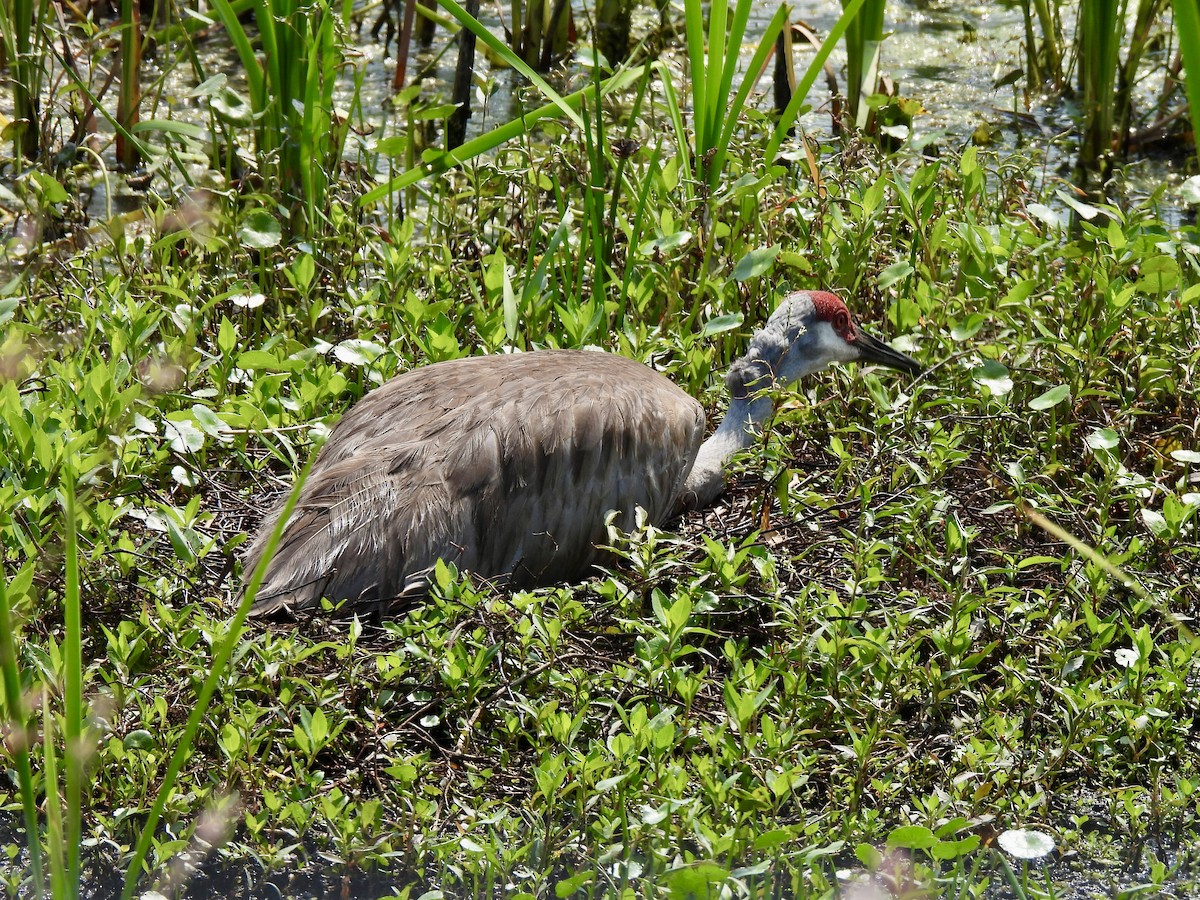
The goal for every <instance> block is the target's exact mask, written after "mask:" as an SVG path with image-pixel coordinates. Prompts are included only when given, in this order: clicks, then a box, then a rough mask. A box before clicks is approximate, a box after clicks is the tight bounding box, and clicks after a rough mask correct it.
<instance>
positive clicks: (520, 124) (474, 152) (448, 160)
mask: <svg viewBox="0 0 1200 900" xmlns="http://www.w3.org/2000/svg"><path fill="white" fill-rule="evenodd" d="M643 72H644V68H638V69H622V70H621V71H619V72H617V74H615V75H613V76H612V77H610V78H608V79H606V80H605V81H604V82H603V89H604V92H605V93H606V94H607V93H609V92H611V91H621V90H624V89H625V88H626V87H627V86H628V85H630V84H632V83H633V82H634V81H635V80H636V79H637V78H640V77H642V74H643ZM592 90H593V88H592V87H590V86H589V87H585V88H581V89H580V90H578V91H576V92H575V93H573V94H569V95H568V96H566V97H560V98H559V100H560V101H561V104H560V103H547V104H546V105H545V106H542V107H540V108H538V109H535V110H534V111H533V112H528V113H526V114H525V115H523V116H521V117H520V118H519V119H513V120H512V121H511V122H506V123H505V124H503V125H501V126H500V127H499V128H494V129H492V130H491V131H489V132H487V134H481V135H480V136H479V137H476V138H472V139H471V140H469V141H467V142H466V143H465V144H463V145H462V146H461V147H456V148H455V149H453V150H449V151H445V152H443V153H439V154H437V155H436V156H431V157H430V158H427V159H426V160H425V161H424V162H422V163H421V165H419V166H417V167H416V168H413V169H409V170H408V171H406V172H402V173H401V174H400V175H397V176H396V177H395V178H393V179H391V180H390V181H387V182H385V183H383V184H381V185H379V186H378V187H376V188H372V189H371V190H369V191H367V193H365V194H364V195H363V196H362V197H360V198H359V201H358V203H359V205H360V206H365V205H366V204H368V203H374V202H376V201H378V200H382V199H383V198H384V197H386V196H388V195H389V194H393V193H395V192H396V191H401V190H404V189H405V188H406V187H409V186H410V185H414V184H416V183H417V182H418V181H422V180H424V179H426V178H429V177H430V176H432V175H439V174H441V173H442V172H446V171H448V170H450V169H453V168H454V167H455V166H459V165H462V164H463V163H464V162H466V161H467V160H470V159H474V158H475V157H476V156H479V155H480V154H482V153H487V152H488V151H489V150H494V149H495V148H496V147H499V146H500V145H501V144H504V143H506V142H508V141H511V140H512V139H513V138H515V137H517V136H518V135H521V134H524V133H525V132H526V131H528V130H529V126H530V125H532V124H533V123H534V122H537V121H540V120H541V119H549V118H551V117H553V116H555V115H557V114H558V113H559V112H560V111H561V110H562V104H565V105H566V106H568V107H569V108H570V109H571V111H572V115H575V117H576V118H577V119H578V118H579V117H578V114H576V113H575V110H576V109H578V108H579V106H580V104H582V103H583V100H584V97H585V96H586V95H587V93H588V92H589V91H592ZM580 121H581V122H582V120H580Z"/></svg>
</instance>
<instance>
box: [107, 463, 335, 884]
mask: <svg viewBox="0 0 1200 900" xmlns="http://www.w3.org/2000/svg"><path fill="white" fill-rule="evenodd" d="M316 458H317V454H316V453H313V454H312V455H311V456H310V457H309V459H308V462H307V463H306V464H305V466H304V468H303V470H301V472H300V475H299V476H298V477H297V478H296V484H295V485H294V486H293V487H292V492H291V494H289V495H288V498H287V502H286V503H285V504H284V505H283V509H282V510H281V511H280V513H279V521H278V522H276V523H275V529H274V531H272V532H271V539H270V540H269V541H268V542H267V547H266V551H265V552H264V553H263V555H262V558H261V559H260V560H259V561H258V565H257V566H256V567H255V569H254V574H253V575H252V576H251V578H250V582H249V583H248V584H247V585H246V590H245V592H244V593H243V594H242V599H241V602H240V603H238V608H237V611H236V612H235V613H234V615H233V619H232V620H230V622H229V628H228V629H227V630H226V631H225V634H224V636H223V637H222V638H221V640H219V641H215V642H214V644H213V660H212V669H211V670H210V671H209V673H208V677H207V678H205V679H204V684H203V685H201V687H200V693H199V694H198V695H197V697H196V702H195V704H194V705H193V706H192V711H191V712H190V713H189V714H188V720H187V724H186V725H185V726H184V729H183V735H182V736H181V737H180V739H179V743H178V744H177V745H176V746H175V752H174V753H173V754H171V761H170V762H169V763H168V764H167V770H166V772H165V773H164V774H163V779H162V786H161V787H160V788H159V789H158V794H157V795H156V796H155V798H154V804H153V805H152V806H151V807H150V812H149V814H148V815H147V816H146V823H145V824H144V825H143V826H142V833H141V834H140V835H138V841H137V845H136V846H135V848H134V851H133V858H132V859H131V860H130V861H129V868H128V869H127V870H126V871H125V885H124V887H123V888H122V890H121V900H130V898H131V897H133V893H134V891H135V890H136V889H137V882H138V876H139V875H140V874H141V871H142V867H143V865H144V863H145V861H146V854H147V853H148V852H149V851H150V845H151V843H153V841H154V832H155V830H156V829H157V828H158V823H159V821H160V820H161V819H162V814H163V808H164V807H165V806H166V803H167V798H168V797H169V796H170V794H171V791H172V790H174V788H175V781H176V779H177V778H178V777H179V771H180V769H182V768H183V764H184V762H185V761H186V760H187V758H188V757H189V756H190V755H191V753H192V750H193V742H194V741H195V738H196V731H197V730H198V729H199V728H200V720H201V719H203V718H204V715H205V713H207V712H208V705H209V702H210V701H211V700H212V695H213V692H214V691H216V689H217V681H218V680H219V679H220V678H221V676H222V675H223V674H224V672H225V668H226V666H228V665H229V659H230V657H231V656H232V655H233V651H234V648H235V647H236V646H237V642H238V640H239V639H240V638H241V636H242V626H243V624H244V623H245V621H246V616H247V615H248V614H249V612H250V607H251V606H252V605H253V604H254V598H255V596H256V595H257V594H258V588H259V586H260V585H261V584H262V580H263V577H264V576H265V575H266V572H267V565H268V564H269V563H270V562H271V557H272V556H274V555H275V548H276V547H278V546H279V540H280V538H281V537H282V536H283V529H284V526H285V525H286V524H287V521H288V519H289V518H291V515H292V510H293V509H294V508H295V506H296V501H297V500H298V499H299V497H300V489H301V488H302V487H304V482H305V480H306V479H307V478H308V473H309V472H310V471H311V470H312V466H313V463H314V462H315V461H316Z"/></svg>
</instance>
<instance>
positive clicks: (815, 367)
mask: <svg viewBox="0 0 1200 900" xmlns="http://www.w3.org/2000/svg"><path fill="white" fill-rule="evenodd" d="M739 362H740V363H743V364H744V365H743V366H741V367H740V368H742V369H743V371H741V372H740V373H739V374H736V375H735V371H736V370H737V369H738V368H739V367H738V366H737V365H735V368H734V369H731V370H730V376H731V380H730V384H729V387H730V389H731V391H732V392H733V393H734V394H735V395H737V394H738V393H743V395H744V392H747V391H752V390H754V389H755V388H758V387H762V386H763V385H762V384H761V379H762V378H763V377H764V376H765V377H767V378H769V379H770V380H772V381H775V382H777V383H780V384H790V383H792V382H793V381H798V380H799V379H801V378H803V377H804V376H805V375H808V374H810V373H812V372H817V371H820V370H821V369H824V368H825V367H826V366H828V365H830V364H831V363H835V362H861V363H875V364H876V365H880V366H887V367H888V368H891V369H900V370H901V371H903V372H909V373H911V374H913V375H916V374H918V373H920V372H922V371H923V370H924V367H923V366H922V365H921V364H920V363H918V362H917V361H916V360H915V359H913V358H912V357H911V356H908V355H906V354H904V353H901V352H900V351H899V350H893V349H892V348H891V347H889V346H888V345H887V344H885V343H883V341H880V340H878V339H877V338H874V337H872V336H871V335H870V334H868V333H867V332H865V331H863V330H862V328H860V327H859V325H858V324H857V323H856V322H855V321H854V318H853V317H852V316H851V315H850V310H848V309H846V304H845V303H843V302H842V300H841V298H839V297H836V296H834V295H833V294H829V293H826V292H825V291H796V292H795V293H793V294H789V295H788V296H787V297H785V298H784V300H783V302H782V303H780V304H779V308H778V309H776V310H775V312H774V313H772V314H771V318H769V319H768V320H767V323H766V325H764V326H763V328H762V330H761V331H759V332H758V333H757V334H755V335H754V338H753V340H751V342H750V351H749V353H747V354H746V356H745V357H743V359H742V360H739ZM735 379H736V381H737V382H740V385H739V384H735ZM739 386H743V387H742V391H738V390H737V388H738V387H739Z"/></svg>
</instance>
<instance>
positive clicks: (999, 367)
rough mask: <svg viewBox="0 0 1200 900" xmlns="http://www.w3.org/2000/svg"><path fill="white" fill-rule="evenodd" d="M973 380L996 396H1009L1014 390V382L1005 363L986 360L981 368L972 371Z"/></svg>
mask: <svg viewBox="0 0 1200 900" xmlns="http://www.w3.org/2000/svg"><path fill="white" fill-rule="evenodd" d="M971 378H972V380H974V381H975V382H976V383H977V384H981V385H983V386H984V387H986V388H987V389H988V390H989V391H991V392H992V394H993V395H996V396H1000V395H1002V394H1007V393H1008V392H1009V391H1011V390H1012V389H1013V382H1012V378H1011V377H1010V376H1009V374H1008V369H1007V368H1006V367H1005V366H1004V364H1003V363H1001V362H998V361H997V360H994V359H987V360H984V361H983V364H982V365H981V366H978V367H977V368H974V369H972V370H971Z"/></svg>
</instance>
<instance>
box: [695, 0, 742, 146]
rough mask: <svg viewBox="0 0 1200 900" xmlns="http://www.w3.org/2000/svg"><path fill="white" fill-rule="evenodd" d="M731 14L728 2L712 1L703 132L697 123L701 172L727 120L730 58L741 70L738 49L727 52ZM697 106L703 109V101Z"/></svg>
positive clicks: (705, 64) (709, 11)
mask: <svg viewBox="0 0 1200 900" xmlns="http://www.w3.org/2000/svg"><path fill="white" fill-rule="evenodd" d="M728 12H729V3H728V0H712V2H711V3H710V4H709V6H708V54H707V58H706V61H705V63H704V122H703V126H704V127H703V130H702V129H701V128H700V122H697V123H696V157H697V168H700V166H701V165H702V163H700V162H699V160H702V159H706V158H707V157H708V154H709V152H710V151H711V150H712V149H713V148H714V147H715V146H716V142H717V132H718V131H719V130H720V128H721V123H722V122H723V121H724V120H725V114H724V110H722V109H721V104H722V103H723V102H724V101H725V97H726V96H727V93H728V92H727V93H726V94H722V93H721V81H722V79H723V78H724V76H725V67H726V65H727V61H726V57H727V56H732V57H733V61H732V65H733V66H734V67H736V66H737V48H736V47H733V46H729V47H728V48H727V47H726V43H725V39H726V35H725V23H726V20H727V18H728ZM694 105H695V106H696V107H697V108H699V107H700V103H699V101H697V102H696V103H695V104H694Z"/></svg>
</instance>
